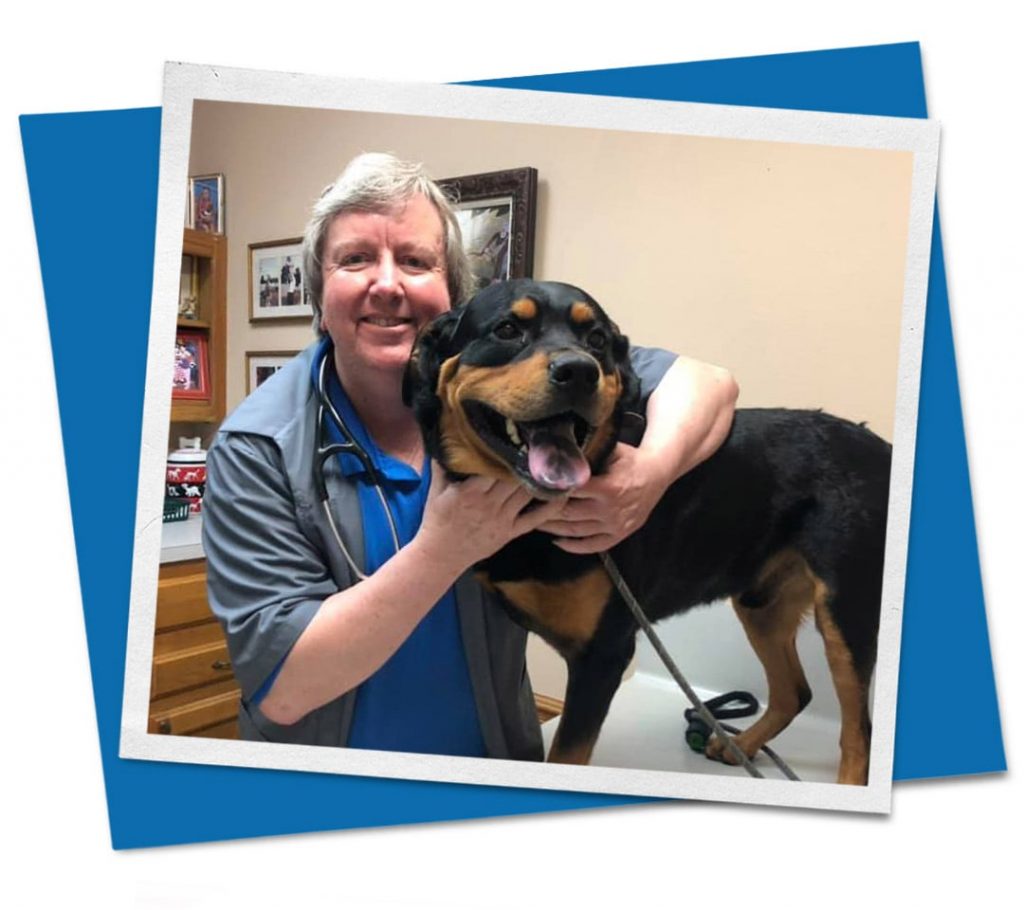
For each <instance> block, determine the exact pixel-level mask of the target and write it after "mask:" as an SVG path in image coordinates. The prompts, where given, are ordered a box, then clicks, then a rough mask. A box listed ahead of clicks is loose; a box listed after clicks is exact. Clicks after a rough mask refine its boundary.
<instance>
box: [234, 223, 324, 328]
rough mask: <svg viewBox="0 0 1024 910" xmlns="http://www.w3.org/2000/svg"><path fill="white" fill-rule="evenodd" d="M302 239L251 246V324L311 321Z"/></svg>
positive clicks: (296, 238) (311, 311) (311, 310)
mask: <svg viewBox="0 0 1024 910" xmlns="http://www.w3.org/2000/svg"><path fill="white" fill-rule="evenodd" d="M312 318H313V307H312V305H311V304H310V302H309V292H308V291H307V290H306V276H305V275H304V274H303V273H302V238H301V237H294V238H292V239H291V240H268V241H267V242H265V243H250V244H249V321H250V322H260V321H262V320H265V319H312Z"/></svg>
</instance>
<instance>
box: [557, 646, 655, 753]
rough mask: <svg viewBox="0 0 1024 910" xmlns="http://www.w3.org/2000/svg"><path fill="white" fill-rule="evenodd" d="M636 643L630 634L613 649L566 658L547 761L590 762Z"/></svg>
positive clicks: (590, 651)
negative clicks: (566, 678)
mask: <svg viewBox="0 0 1024 910" xmlns="http://www.w3.org/2000/svg"><path fill="white" fill-rule="evenodd" d="M635 646H636V641H635V637H634V636H632V635H631V636H629V637H628V638H626V639H624V640H622V642H621V645H620V647H618V648H616V649H614V650H609V649H606V648H602V649H600V650H598V649H595V648H590V649H588V650H587V651H585V652H583V653H582V654H580V655H579V656H576V657H573V658H572V659H570V660H569V661H568V665H569V682H568V685H567V686H566V690H565V708H564V710H563V711H562V718H561V720H560V721H559V723H558V730H557V732H556V733H555V739H554V742H552V744H551V750H550V752H549V753H548V761H549V762H558V763H561V764H572V765H585V764H587V763H588V762H589V761H590V756H591V754H592V753H593V751H594V744H595V743H596V742H597V736H598V734H599V733H600V732H601V725H602V724H603V723H604V719H605V717H606V716H607V714H608V707H609V706H610V705H611V703H612V698H613V697H614V695H615V693H616V691H617V690H618V688H619V684H620V683H621V682H622V674H623V673H624V672H625V670H626V667H627V666H628V665H629V661H630V659H631V658H632V657H633V651H634V649H635Z"/></svg>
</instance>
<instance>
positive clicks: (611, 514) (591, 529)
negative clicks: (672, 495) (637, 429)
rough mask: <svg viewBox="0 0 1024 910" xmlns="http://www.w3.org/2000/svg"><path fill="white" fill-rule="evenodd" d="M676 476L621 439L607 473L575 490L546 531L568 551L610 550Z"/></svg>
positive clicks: (643, 519) (644, 516) (641, 520)
mask: <svg viewBox="0 0 1024 910" xmlns="http://www.w3.org/2000/svg"><path fill="white" fill-rule="evenodd" d="M674 479H675V478H674V477H671V476H668V475H666V474H665V473H664V472H663V471H662V470H661V468H660V466H659V463H658V461H657V460H656V459H653V458H651V457H650V456H649V455H648V454H647V453H645V452H644V451H643V450H642V449H635V448H633V447H632V446H627V445H623V444H622V443H619V444H618V445H617V446H616V447H615V450H614V451H613V452H612V455H611V458H610V459H609V460H608V464H607V470H606V473H604V474H599V475H596V476H594V477H592V478H591V479H590V480H589V481H588V482H587V483H586V484H584V485H583V486H582V487H580V488H579V489H578V490H575V491H574V492H573V493H572V496H571V498H570V499H569V501H568V502H566V503H565V505H564V506H563V508H562V510H561V514H560V515H559V516H558V517H557V518H555V519H553V520H552V521H548V522H545V523H544V524H543V525H542V526H541V528H540V530H541V531H546V532H547V533H548V534H554V535H555V537H556V538H557V539H556V540H555V544H556V545H557V546H559V547H561V548H562V549H563V550H565V551H566V552H567V553H600V552H602V551H604V550H610V549H611V548H612V547H614V546H615V545H616V544H617V543H619V542H620V541H621V540H624V539H625V538H627V537H628V536H629V535H630V534H632V533H633V532H634V531H635V530H637V528H639V527H641V526H642V525H643V524H644V522H646V521H647V519H648V517H649V516H650V514H651V512H652V511H653V510H654V507H655V506H656V505H657V504H658V500H659V499H661V497H662V495H663V494H664V492H665V490H666V489H667V488H668V485H669V484H670V483H671V482H672V481H673V480H674Z"/></svg>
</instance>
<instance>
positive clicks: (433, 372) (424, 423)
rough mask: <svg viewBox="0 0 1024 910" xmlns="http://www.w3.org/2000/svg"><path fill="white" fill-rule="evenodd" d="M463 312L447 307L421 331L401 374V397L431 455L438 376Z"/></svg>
mask: <svg viewBox="0 0 1024 910" xmlns="http://www.w3.org/2000/svg"><path fill="white" fill-rule="evenodd" d="M464 312H465V308H464V307H460V308H459V309H457V310H449V311H448V312H447V313H444V314H443V315H441V316H438V317H437V319H435V320H434V321H433V322H431V323H430V324H429V325H428V326H426V327H425V328H424V329H423V330H422V331H421V332H420V334H419V337H418V338H417V339H416V343H415V344H414V345H413V347H412V354H411V355H410V357H409V363H408V364H407V366H406V368H405V375H404V376H403V377H402V401H403V402H404V403H405V405H406V407H409V408H412V411H413V414H415V415H416V421H417V422H418V423H419V425H420V430H421V431H422V433H423V442H424V445H425V447H426V450H427V453H428V454H429V455H430V456H431V457H432V458H437V457H438V455H439V432H438V430H439V427H438V425H439V423H440V420H441V399H439V398H438V397H437V380H438V377H439V375H440V371H441V364H442V363H444V362H445V361H446V360H447V359H448V358H449V357H451V356H453V355H454V354H455V349H454V344H455V336H456V333H457V332H458V330H459V325H460V324H461V323H462V317H463V314H464Z"/></svg>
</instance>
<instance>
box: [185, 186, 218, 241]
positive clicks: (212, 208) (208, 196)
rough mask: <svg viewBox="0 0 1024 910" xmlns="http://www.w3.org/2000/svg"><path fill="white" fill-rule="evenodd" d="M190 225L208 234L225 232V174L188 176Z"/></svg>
mask: <svg viewBox="0 0 1024 910" xmlns="http://www.w3.org/2000/svg"><path fill="white" fill-rule="evenodd" d="M188 226H189V227H190V228H192V229H193V230H195V231H205V232H206V233H208V234H223V233H224V175H223V174H207V175H206V176H204V177H189V178H188Z"/></svg>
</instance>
